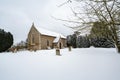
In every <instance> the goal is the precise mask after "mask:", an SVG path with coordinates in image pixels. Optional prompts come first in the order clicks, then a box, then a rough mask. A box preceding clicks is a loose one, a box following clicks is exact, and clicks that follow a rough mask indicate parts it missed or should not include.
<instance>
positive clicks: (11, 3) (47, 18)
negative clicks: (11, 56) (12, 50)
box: [0, 0, 71, 43]
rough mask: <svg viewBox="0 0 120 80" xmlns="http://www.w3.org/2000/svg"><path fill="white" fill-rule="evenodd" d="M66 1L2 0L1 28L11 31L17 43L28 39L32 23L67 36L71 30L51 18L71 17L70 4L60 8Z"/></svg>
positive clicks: (0, 9) (0, 3)
mask: <svg viewBox="0 0 120 80" xmlns="http://www.w3.org/2000/svg"><path fill="white" fill-rule="evenodd" d="M64 1H66V0H0V28H2V29H4V30H5V31H10V32H11V33H12V34H13V35H14V42H15V43H16V42H19V41H21V40H25V39H26V38H27V33H28V32H29V30H30V27H31V25H32V22H34V24H35V26H38V27H41V28H47V29H49V30H52V31H56V32H60V33H63V34H65V35H67V34H69V33H71V29H68V28H67V27H65V26H63V22H61V21H56V20H54V19H53V18H51V16H55V17H58V18H67V17H69V16H68V14H71V11H70V8H69V6H70V4H68V5H65V6H62V7H58V6H59V5H60V4H61V3H63V2H64Z"/></svg>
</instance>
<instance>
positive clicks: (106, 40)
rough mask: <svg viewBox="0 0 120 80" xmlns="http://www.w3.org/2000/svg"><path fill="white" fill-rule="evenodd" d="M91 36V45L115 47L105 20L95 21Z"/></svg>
mask: <svg viewBox="0 0 120 80" xmlns="http://www.w3.org/2000/svg"><path fill="white" fill-rule="evenodd" d="M89 37H90V38H91V45H92V46H94V47H104V48H110V47H114V44H113V41H112V38H111V35H110V30H109V28H108V27H107V25H105V23H104V22H95V23H94V24H93V27H92V29H91V32H90V35H89Z"/></svg>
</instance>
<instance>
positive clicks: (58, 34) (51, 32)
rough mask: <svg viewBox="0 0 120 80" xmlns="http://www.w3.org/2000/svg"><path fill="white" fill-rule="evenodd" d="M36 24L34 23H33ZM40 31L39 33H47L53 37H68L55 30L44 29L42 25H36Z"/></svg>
mask: <svg viewBox="0 0 120 80" xmlns="http://www.w3.org/2000/svg"><path fill="white" fill-rule="evenodd" d="M32 26H34V24H33V25H32ZM34 27H35V28H36V29H37V30H38V31H39V33H41V34H42V35H47V36H52V37H58V36H60V37H61V38H66V37H65V36H64V35H62V34H60V33H57V32H53V31H49V30H46V29H42V28H40V27H36V26H34Z"/></svg>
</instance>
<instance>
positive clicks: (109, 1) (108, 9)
mask: <svg viewBox="0 0 120 80" xmlns="http://www.w3.org/2000/svg"><path fill="white" fill-rule="evenodd" d="M73 1H77V2H78V3H80V5H81V4H84V6H83V8H84V11H83V12H82V13H81V11H79V10H77V11H76V10H74V9H72V12H73V13H74V16H75V17H77V18H78V19H77V21H76V22H78V24H79V23H82V24H84V25H90V24H91V23H94V22H96V21H98V22H104V23H105V27H108V29H109V31H108V32H107V35H108V36H109V37H110V38H111V39H112V41H113V43H114V44H115V46H116V49H117V50H118V52H119V53H120V38H119V37H120V0H71V2H73ZM82 14H83V15H84V16H85V17H84V18H83V16H82ZM66 21H67V20H66ZM68 21H69V20H68ZM69 22H70V21H69ZM71 22H73V23H75V21H71ZM73 28H76V29H78V30H81V26H77V27H73ZM84 28H85V27H82V29H84Z"/></svg>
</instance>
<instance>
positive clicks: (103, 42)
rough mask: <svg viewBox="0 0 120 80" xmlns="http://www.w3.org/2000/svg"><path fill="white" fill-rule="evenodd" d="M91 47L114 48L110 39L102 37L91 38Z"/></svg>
mask: <svg viewBox="0 0 120 80" xmlns="http://www.w3.org/2000/svg"><path fill="white" fill-rule="evenodd" d="M91 45H92V46H94V47H103V48H111V47H115V46H114V44H113V43H112V41H111V40H110V39H108V38H104V37H95V38H91Z"/></svg>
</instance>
